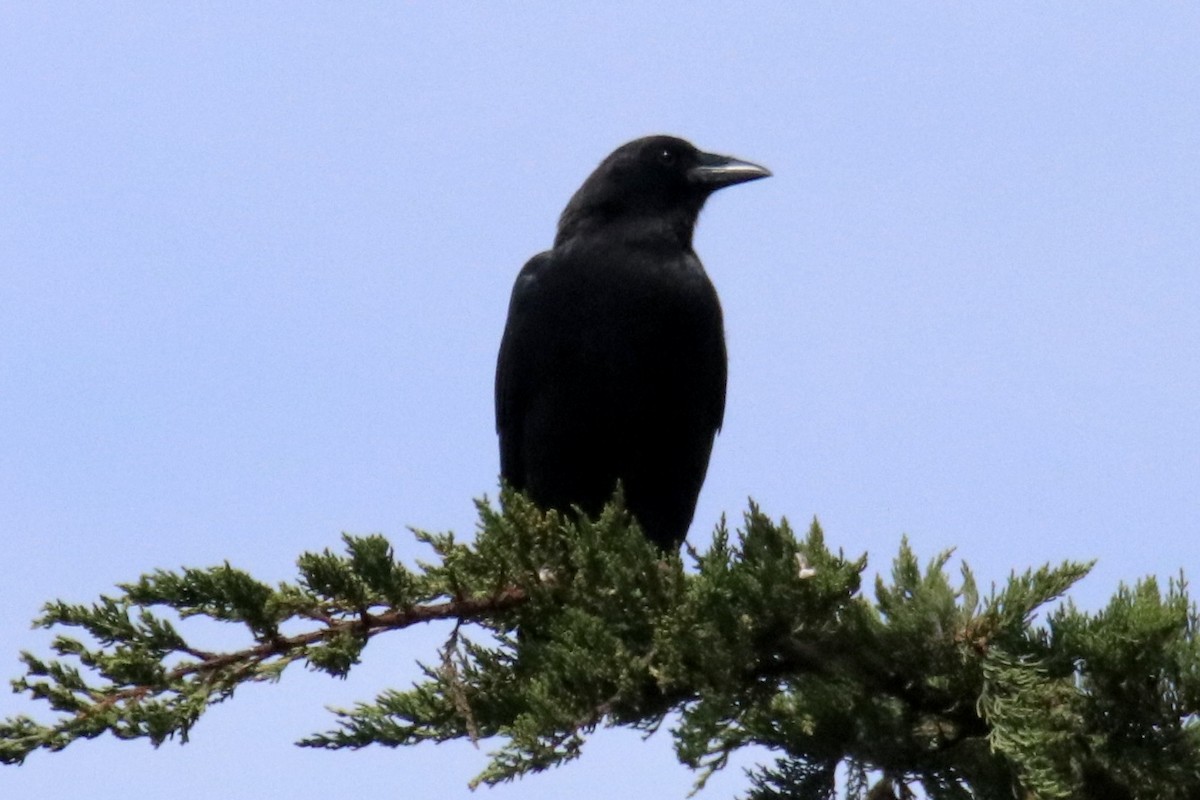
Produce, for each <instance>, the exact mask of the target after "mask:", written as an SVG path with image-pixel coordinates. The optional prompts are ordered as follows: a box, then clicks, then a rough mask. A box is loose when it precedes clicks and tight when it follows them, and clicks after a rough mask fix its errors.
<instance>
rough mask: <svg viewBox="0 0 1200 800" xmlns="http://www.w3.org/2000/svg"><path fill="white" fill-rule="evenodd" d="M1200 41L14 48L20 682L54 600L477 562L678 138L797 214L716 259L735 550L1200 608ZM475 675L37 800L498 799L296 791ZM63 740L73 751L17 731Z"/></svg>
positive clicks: (1, 414) (172, 23)
mask: <svg viewBox="0 0 1200 800" xmlns="http://www.w3.org/2000/svg"><path fill="white" fill-rule="evenodd" d="M1198 33H1200V11H1197V10H1196V7H1195V6H1191V5H1185V4H1175V5H1167V4H1163V5H1161V6H1158V7H1156V8H1154V9H1153V10H1151V9H1150V8H1149V7H1139V8H1138V9H1136V10H1129V9H1127V8H1122V7H1121V6H1119V5H1117V4H1105V3H1060V4H1050V5H1047V4H1032V3H1013V4H992V5H988V6H980V5H978V4H972V5H964V4H957V3H926V4H915V3H887V4H883V3H880V4H840V3H839V4H834V3H825V4H813V5H801V4H784V3H777V4H756V5H743V6H738V7H727V8H721V7H718V6H715V5H713V4H705V3H660V4H655V5H653V6H646V5H643V4H638V3H628V2H617V3H607V4H601V5H596V4H591V5H588V6H584V5H583V4H579V5H577V6H572V7H567V6H566V5H565V4H525V5H519V6H518V5H516V4H503V5H502V4H470V5H468V4H461V5H450V4H434V3H429V4H383V3H380V4H362V3H358V4H327V5H322V4H312V3H309V4H294V3H258V4H253V5H250V6H247V5H245V4H235V3H202V4H201V3H191V4H189V3H172V4H159V5H146V4H133V3H125V4H122V3H105V4H101V3H80V4H70V5H66V6H63V5H56V6H49V5H46V4H41V3H32V2H27V3H18V2H14V3H7V4H5V6H4V8H3V9H2V10H0V107H2V108H4V109H5V111H4V112H3V113H2V114H0V278H2V283H0V286H2V288H0V375H2V376H3V380H2V381H0V532H2V536H3V541H4V558H3V562H2V563H0V608H3V609H4V610H5V612H4V615H3V620H2V621H0V625H2V628H0V642H2V643H3V645H4V647H3V648H2V650H0V665H2V666H3V669H0V673H3V675H0V677H9V676H15V675H17V674H18V673H19V671H20V670H19V664H18V662H17V652H18V651H19V650H20V649H35V650H40V651H43V652H44V651H45V647H46V642H47V641H48V636H47V635H46V634H45V633H44V632H38V631H31V630H29V628H28V621H29V620H30V619H31V618H32V617H33V616H34V615H35V614H36V613H37V611H38V609H39V607H40V605H41V603H42V602H44V601H46V600H49V599H53V598H58V597H62V598H65V599H70V600H74V601H87V600H90V599H93V598H94V597H96V596H97V595H98V594H100V593H102V592H105V591H110V590H111V587H112V586H113V584H115V583H117V582H119V581H123V580H129V579H132V578H135V577H136V576H138V575H139V574H141V573H142V572H145V571H147V570H149V569H151V568H154V567H176V566H179V565H183V564H186V565H190V566H201V565H208V564H214V563H220V562H221V561H223V560H226V559H227V560H229V561H231V562H233V563H234V564H236V565H239V566H242V567H245V568H247V569H249V570H251V571H252V572H254V573H255V574H256V575H258V576H260V577H263V578H266V579H272V580H278V579H284V578H287V577H289V576H291V575H292V573H293V568H292V565H293V561H294V558H295V556H296V555H297V554H298V553H300V552H301V551H302V550H305V549H320V548H323V547H327V546H337V544H338V535H339V532H340V531H343V530H345V531H351V532H357V533H367V532H373V531H380V532H383V533H386V534H388V535H389V536H391V538H392V540H393V542H394V543H395V544H396V546H397V549H398V550H399V551H400V552H401V553H402V554H403V555H404V556H405V557H406V558H412V557H414V556H418V555H420V554H421V553H420V551H419V550H418V549H417V548H416V547H414V546H413V545H412V544H411V539H410V537H409V536H408V534H407V533H406V530H405V526H407V525H415V526H419V527H426V528H431V529H455V530H458V531H461V532H467V531H469V530H470V529H471V528H472V526H473V521H474V514H473V508H472V503H471V499H472V498H473V497H476V496H479V495H482V494H485V493H489V494H494V492H495V483H496V477H495V476H496V473H497V471H498V459H497V454H496V442H495V435H494V432H493V426H492V406H491V402H492V401H491V397H492V387H491V383H492V372H493V368H494V359H495V351H496V347H497V345H498V343H499V337H500V332H501V330H502V327H503V322H504V314H505V310H506V305H507V301H508V293H509V289H510V287H511V283H512V280H513V278H514V276H515V274H516V271H517V270H518V269H519V268H520V266H521V265H522V264H523V263H524V261H525V259H527V258H528V257H529V256H530V255H532V254H533V253H535V252H537V251H539V250H541V249H544V248H546V247H547V246H548V245H549V243H550V241H551V238H552V236H553V229H554V223H555V221H556V218H557V215H558V213H559V211H560V210H561V208H562V206H563V204H565V202H566V200H567V199H568V198H569V197H570V195H571V193H572V192H573V191H574V189H575V188H576V187H577V186H578V184H579V183H580V181H582V179H583V178H584V177H585V176H586V174H587V173H588V172H589V171H590V170H591V168H592V167H593V166H594V165H595V164H596V163H597V162H598V161H599V160H600V159H601V158H602V157H603V156H604V155H606V154H607V153H608V152H609V151H610V150H611V149H613V148H614V147H616V146H617V145H619V144H621V143H622V142H624V141H626V140H628V139H631V138H634V137H636V136H639V135H643V134H646V133H656V132H666V133H674V134H677V135H681V136H684V137H686V138H689V139H691V140H692V141H694V142H695V143H696V144H698V145H699V146H701V147H703V148H706V149H710V150H715V151H718V152H725V153H729V154H733V155H737V156H740V157H743V158H746V159H750V160H752V161H756V162H759V163H763V164H766V165H768V166H769V167H770V168H771V169H772V170H773V171H774V173H775V177H773V178H771V179H770V180H768V181H762V182H756V183H754V184H751V185H748V186H744V187H736V188H734V189H731V190H729V191H727V192H722V193H721V194H719V195H718V196H716V197H715V198H713V200H712V201H711V202H710V203H709V205H708V207H707V209H706V210H705V213H704V215H703V217H702V219H701V222H700V226H699V230H698V234H697V238H696V247H697V250H698V252H699V253H700V255H701V257H702V258H703V260H704V262H705V264H706V266H707V268H708V270H709V273H710V275H711V277H712V279H713V281H714V283H715V284H716V286H717V288H718V290H719V292H720V294H721V297H722V301H723V304H724V308H725V316H726V327H727V332H728V343H729V352H730V384H729V396H728V410H727V415H726V420H725V427H724V430H723V431H722V434H721V436H720V437H719V438H718V440H717V443H716V446H715V449H714V455H713V460H712V464H711V467H710V470H709V477H708V482H707V484H706V487H705V490H704V493H703V495H702V497H701V501H700V505H699V508H698V510H697V515H696V523H695V524H694V525H693V528H692V533H691V537H690V541H691V542H693V543H694V544H696V545H697V546H701V547H702V546H704V544H705V543H706V542H707V541H708V536H709V532H710V530H711V526H712V524H713V523H714V522H715V521H716V520H717V519H718V518H719V516H720V515H721V514H722V513H726V514H729V515H731V517H733V518H736V517H737V516H738V515H739V514H740V513H741V511H742V510H744V508H745V506H746V498H747V496H753V497H754V498H755V499H757V500H758V501H759V502H760V503H761V504H762V505H763V506H764V508H765V510H767V511H768V512H769V513H771V514H773V515H787V516H788V517H789V518H790V519H792V520H795V521H797V522H798V523H800V524H804V523H806V522H807V520H809V519H810V518H811V517H812V516H813V515H816V516H818V517H819V518H820V520H821V522H822V524H823V525H824V526H825V528H826V533H827V536H828V537H829V539H830V541H831V542H832V543H833V544H834V545H837V546H841V547H844V548H845V549H846V550H847V551H848V552H850V553H858V552H862V551H868V552H869V553H870V554H871V557H872V561H871V564H872V568H886V566H887V564H888V563H889V559H890V557H891V555H892V554H894V552H895V550H896V547H897V545H898V543H899V540H900V537H901V535H902V534H907V535H908V536H909V537H910V539H911V540H912V542H913V543H914V545H915V547H916V548H917V550H918V552H919V553H921V554H922V556H923V557H931V556H933V555H934V554H935V553H936V552H937V551H939V550H941V549H943V548H947V547H957V548H958V549H957V555H958V556H960V557H961V558H963V559H965V560H967V561H968V562H969V563H970V564H971V565H972V566H973V567H974V568H975V570H976V572H977V573H978V574H979V575H980V576H981V578H982V579H983V580H984V581H985V583H986V582H987V581H991V580H1002V579H1003V578H1004V576H1006V575H1007V574H1008V573H1009V572H1010V571H1011V570H1013V569H1016V570H1023V569H1024V568H1025V567H1027V566H1034V565H1038V564H1041V563H1043V562H1046V561H1058V560H1061V559H1065V558H1075V559H1090V558H1097V559H1099V563H1098V565H1097V567H1096V569H1095V571H1094V573H1093V575H1092V576H1091V577H1089V578H1088V579H1087V580H1086V581H1085V582H1084V583H1083V584H1081V585H1080V586H1079V587H1078V588H1077V591H1076V592H1075V594H1074V597H1076V598H1077V600H1078V602H1080V603H1081V604H1082V605H1084V606H1087V607H1096V606H1098V605H1100V604H1101V603H1103V602H1104V601H1105V600H1106V598H1107V597H1108V596H1109V595H1110V594H1111V592H1112V591H1113V590H1114V589H1115V588H1116V585H1117V583H1118V582H1119V581H1122V580H1125V581H1131V580H1134V579H1136V578H1138V577H1140V576H1143V575H1147V574H1156V575H1159V576H1162V577H1164V578H1165V577H1166V576H1170V575H1175V574H1177V573H1178V571H1179V570H1180V569H1181V568H1182V569H1184V570H1187V571H1189V572H1191V573H1192V574H1195V573H1196V571H1197V565H1198V563H1200V536H1198V535H1197V534H1198V533H1200V414H1197V404H1198V401H1197V398H1200V225H1198V221H1200V158H1198V154H1200V88H1198V87H1200V48H1197V47H1196V46H1195V42H1196V36H1197V34H1198ZM444 633H445V632H444V631H440V630H431V631H423V632H417V633H414V634H412V635H408V636H394V637H392V638H391V639H389V640H380V641H377V642H374V643H373V644H372V645H371V647H370V648H369V649H368V650H367V652H366V663H364V665H363V666H362V667H361V668H359V669H358V670H357V671H356V672H355V673H354V674H353V675H352V676H351V678H350V679H349V680H347V681H345V682H335V681H330V680H328V679H325V678H322V677H320V676H314V675H310V674H305V673H302V672H298V671H297V672H294V673H289V674H288V675H287V676H285V679H284V681H283V682H282V683H281V684H280V685H275V686H256V687H249V688H247V689H244V690H243V691H242V692H241V693H239V695H238V696H237V697H236V698H235V699H234V700H233V701H232V702H230V703H228V704H226V705H224V706H222V707H220V708H218V709H216V710H214V711H212V712H210V714H209V715H208V716H206V717H205V718H204V719H203V720H201V722H200V724H199V725H198V727H197V728H196V729H195V731H194V733H193V741H192V743H191V744H189V745H188V746H186V747H182V748H181V747H178V746H177V745H174V744H169V745H167V746H165V747H164V748H162V749H160V750H158V751H153V750H152V749H151V748H150V747H149V746H148V745H146V744H144V743H141V742H124V743H120V742H114V741H112V740H110V739H102V740H99V741H94V742H85V743H81V744H78V745H75V746H72V747H71V748H70V749H69V750H67V751H65V752H63V753H59V754H50V755H47V754H35V755H34V756H33V757H31V758H30V760H29V761H28V762H27V763H26V765H24V766H22V767H20V768H17V769H13V768H7V769H4V770H3V772H2V773H0V787H2V788H3V794H5V795H6V796H13V797H67V796H71V795H74V794H80V793H83V792H85V791H86V792H87V794H88V796H89V797H93V798H101V799H106V798H117V797H127V796H143V797H165V796H168V795H169V796H171V797H173V798H177V800H189V799H190V798H210V797H214V796H217V795H218V794H219V795H220V796H222V797H225V798H230V800H243V799H245V800H249V798H261V797H273V796H285V795H286V796H290V797H293V798H298V799H300V800H304V799H307V798H314V799H315V798H328V797H340V796H360V797H393V796H395V797H400V796H403V797H406V798H412V799H413V800H418V799H419V798H444V797H465V796H466V795H467V794H468V792H467V789H466V782H467V780H468V779H469V778H470V777H471V776H472V775H474V774H475V773H476V772H478V770H479V769H481V768H482V766H483V764H484V756H483V754H482V752H479V751H475V750H473V749H472V748H471V747H470V746H468V745H442V746H432V745H431V746H426V747H420V748H415V749H409V750H405V751H388V750H382V749H377V750H368V751H364V752H359V753H314V752H309V751H305V750H300V749H298V748H295V747H293V746H292V744H291V742H292V741H294V740H295V739H297V738H299V737H301V736H303V735H305V734H307V733H310V732H312V731H315V730H321V729H324V728H325V727H326V726H327V725H328V723H329V719H330V718H329V716H328V715H327V713H326V712H325V710H324V706H325V705H327V704H333V705H338V704H340V705H347V704H350V703H352V702H354V701H355V700H359V699H367V698H370V697H371V696H373V695H374V693H375V692H376V691H378V690H379V689H382V688H384V687H387V686H403V685H406V684H407V682H408V681H410V680H412V679H413V678H414V677H415V675H416V672H415V669H414V667H413V657H414V655H418V656H423V657H425V658H429V657H430V655H431V653H432V652H433V648H434V647H435V646H436V644H437V643H438V642H439V641H440V640H441V638H442V637H443V636H444ZM18 712H26V713H38V714H40V713H42V709H41V708H39V707H37V706H34V705H32V704H30V703H28V702H27V701H25V700H24V699H23V698H20V697H17V696H10V695H7V694H4V695H0V714H3V715H5V716H7V715H10V714H13V713H18ZM690 781H691V776H690V775H689V774H688V773H687V772H686V770H684V769H683V768H682V767H679V766H678V765H675V764H674V763H673V759H672V755H671V752H670V744H669V740H668V739H667V738H666V737H665V736H662V735H660V736H658V737H656V738H655V739H653V740H651V741H649V742H642V741H641V740H640V739H639V738H638V737H637V736H636V735H634V734H630V733H624V732H607V733H601V734H600V735H598V736H596V737H595V739H594V740H593V742H592V743H591V744H590V745H589V746H588V748H587V749H586V750H585V753H584V757H583V759H582V760H581V761H580V762H577V763H575V764H573V765H571V766H569V767H568V768H565V769H562V770H558V771H555V772H552V773H549V774H546V775H541V776H536V777H533V778H530V779H526V780H524V781H523V782H521V783H518V784H516V785H510V786H505V787H501V788H498V789H495V790H489V791H483V792H480V793H477V794H476V795H475V796H479V797H490V798H496V799H497V800H502V799H503V798H515V797H522V798H541V797H546V798H549V797H559V796H562V795H563V794H565V793H581V792H582V793H586V794H587V796H589V797H598V798H600V797H623V796H628V795H630V794H631V793H635V792H644V791H645V790H646V787H648V786H651V787H654V789H655V791H656V793H658V792H662V796H667V797H671V796H679V797H682V796H683V795H684V793H685V792H686V790H687V788H688V786H689V785H690ZM744 786H745V779H744V778H743V777H742V776H741V775H740V773H739V772H738V771H737V770H736V769H731V770H729V771H728V772H727V774H725V775H722V776H721V777H720V778H719V779H717V780H716V781H714V783H713V784H712V787H711V788H710V789H709V790H708V791H707V792H706V795H705V796H709V797H727V796H729V795H730V794H732V793H733V792H735V791H737V790H738V789H740V788H743V787H744Z"/></svg>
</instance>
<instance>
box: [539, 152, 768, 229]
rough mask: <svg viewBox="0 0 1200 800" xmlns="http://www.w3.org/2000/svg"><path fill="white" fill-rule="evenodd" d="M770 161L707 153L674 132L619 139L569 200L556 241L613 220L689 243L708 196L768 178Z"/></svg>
mask: <svg viewBox="0 0 1200 800" xmlns="http://www.w3.org/2000/svg"><path fill="white" fill-rule="evenodd" d="M770 174H771V172H770V170H768V169H767V168H766V167H761V166H759V165H758V164H751V163H750V162H749V161H741V160H739V159H736V158H731V157H729V156H722V155H717V154H715V153H705V152H703V151H702V150H699V149H697V148H696V147H695V146H694V145H692V144H691V143H690V142H686V141H684V140H683V139H678V138H676V137H674V136H647V137H645V138H642V139H635V140H634V141H632V142H629V143H628V144H624V145H621V146H620V147H618V148H617V149H616V150H614V151H613V152H612V153H611V154H610V155H609V156H608V158H606V159H604V160H603V161H602V162H600V165H599V166H598V167H596V169H595V170H594V171H593V172H592V174H591V175H589V176H588V178H587V180H585V181H584V182H583V185H582V186H580V187H579V190H578V191H577V192H575V195H574V196H573V197H572V198H571V201H570V202H569V203H567V207H566V208H565V209H564V210H563V213H562V217H561V218H560V219H559V223H558V236H557V237H556V239H555V244H556V245H557V244H560V243H561V242H563V241H564V240H566V239H569V238H571V237H572V236H575V235H578V234H580V233H583V232H584V231H587V230H591V229H602V228H607V227H608V226H610V225H612V224H629V225H632V226H634V227H638V226H641V227H643V228H645V229H646V230H647V231H651V230H653V229H656V228H665V229H669V230H671V231H673V232H674V233H675V234H676V235H678V236H680V237H681V238H683V239H684V243H685V244H687V245H689V246H690V244H691V237H692V229H693V228H694V227H695V224H696V217H697V216H698V215H699V214H700V209H701V208H702V207H703V206H704V201H705V200H707V199H708V196H709V195H711V194H712V193H713V192H715V191H716V190H718V189H722V188H724V187H726V186H733V185H734V184H736V183H745V182H746V181H752V180H756V179H758V178H765V177H767V176H769V175H770Z"/></svg>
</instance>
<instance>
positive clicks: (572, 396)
mask: <svg viewBox="0 0 1200 800" xmlns="http://www.w3.org/2000/svg"><path fill="white" fill-rule="evenodd" d="M723 165H724V166H723ZM722 170H723V171H722ZM739 170H740V172H739ZM755 170H757V172H755ZM766 174H769V173H767V172H766V170H764V169H762V168H761V167H756V166H755V165H750V164H746V163H745V162H739V161H736V160H733V159H728V158H724V157H721V156H713V155H711V154H707V153H701V152H700V151H698V150H697V149H696V148H695V147H693V146H692V145H690V144H688V143H687V142H684V141H683V140H680V139H675V138H672V137H662V136H660V137H649V138H646V139H639V140H637V141H634V142H630V143H629V144H627V145H624V146H623V147H621V148H619V149H618V150H617V151H615V152H614V153H613V154H612V155H610V156H609V157H608V158H607V159H605V160H604V162H602V163H601V164H600V166H599V167H597V169H596V170H595V172H593V173H592V175H591V176H590V177H589V178H588V179H587V180H586V181H585V182H584V184H583V186H582V187H580V189H579V191H578V192H576V193H575V196H574V197H572V199H571V201H570V202H569V203H568V205H567V207H566V209H565V210H564V211H563V214H562V217H561V219H560V221H559V228H558V235H557V236H556V238H555V242H554V248H553V249H552V250H549V251H547V252H544V253H540V254H539V255H537V256H534V257H533V258H532V259H531V260H530V261H529V263H527V264H526V265H525V267H524V268H523V269H522V270H521V272H520V274H519V275H518V277H517V281H516V285H515V286H514V288H513V293H512V299H511V302H510V306H509V312H508V322H507V325H506V328H505V331H504V338H503V340H502V342H501V345H500V355H499V359H498V363H497V369H496V428H497V431H498V433H499V435H500V469H501V476H502V477H503V479H504V480H505V481H507V482H508V483H509V484H510V485H511V486H513V487H514V488H517V489H520V490H524V491H526V492H528V494H529V495H530V496H531V497H532V498H533V499H534V501H535V502H537V503H539V504H541V505H544V506H548V507H552V508H558V509H562V510H566V509H569V508H570V507H571V506H578V507H580V508H581V509H582V510H583V511H584V512H586V513H588V514H595V513H598V512H599V510H600V509H601V508H602V507H603V505H604V503H605V502H606V501H607V500H608V499H609V498H610V497H611V495H612V492H613V490H614V488H615V485H616V483H617V481H618V480H620V481H621V483H622V485H623V486H624V491H625V500H626V504H627V506H628V508H629V510H630V511H631V512H632V513H633V515H634V517H635V518H636V519H637V520H638V522H639V523H640V524H641V526H642V528H643V529H644V530H645V532H646V535H647V536H648V537H649V538H650V539H651V540H652V541H654V542H655V543H656V544H658V545H659V546H660V547H662V548H664V549H666V548H677V547H678V546H679V545H680V544H681V543H682V541H683V539H684V537H685V536H686V535H687V530H688V526H689V525H690V524H691V520H692V515H693V513H694V511H695V507H696V500H697V497H698V495H699V493H700V487H701V485H702V483H703V482H704V475H705V472H706V470H707V468H708V460H709V454H710V453H711V450H712V443H713V437H714V436H715V434H716V432H717V431H718V430H719V429H720V427H721V421H722V418H723V416H724V411H725V382H726V356H725V337H724V328H723V324H722V318H721V306H720V303H719V301H718V299H717V294H716V291H715V289H714V288H713V285H712V283H711V281H709V279H708V276H707V275H706V274H705V272H704V268H703V266H702V265H701V264H700V260H699V259H698V258H697V257H696V254H695V253H694V252H693V250H692V231H693V229H694V227H695V224H696V217H697V215H698V214H699V212H700V209H701V207H702V206H703V205H704V201H705V199H707V197H708V196H709V194H711V193H712V191H714V190H715V189H717V188H720V187H721V186H724V185H729V184H731V183H735V182H742V181H745V180H752V179H753V178H755V177H763V176H764V175H766Z"/></svg>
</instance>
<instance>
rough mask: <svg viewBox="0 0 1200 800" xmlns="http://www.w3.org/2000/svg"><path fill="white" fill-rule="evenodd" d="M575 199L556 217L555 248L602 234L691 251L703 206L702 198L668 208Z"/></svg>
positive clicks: (612, 239)
mask: <svg viewBox="0 0 1200 800" xmlns="http://www.w3.org/2000/svg"><path fill="white" fill-rule="evenodd" d="M577 200H582V198H579V197H578V196H577V197H575V198H572V200H571V202H570V203H568V204H567V207H566V208H565V209H563V213H562V216H561V217H559V220H558V233H557V234H556V236H555V237H554V246H555V247H562V246H563V245H565V244H567V243H569V242H571V241H572V240H576V239H588V238H591V237H593V236H602V237H604V238H606V239H608V240H609V241H621V242H624V243H626V244H631V245H636V244H645V245H647V246H651V247H663V246H668V247H678V248H680V249H682V250H691V249H692V235H693V234H694V232H695V230H696V218H697V217H698V216H699V213H700V207H701V206H702V205H703V200H702V199H701V200H700V201H699V202H696V203H681V204H678V205H675V206H673V207H670V208H650V207H641V206H639V205H637V204H629V203H603V202H600V203H588V202H586V201H584V202H579V203H577V202H576V201H577Z"/></svg>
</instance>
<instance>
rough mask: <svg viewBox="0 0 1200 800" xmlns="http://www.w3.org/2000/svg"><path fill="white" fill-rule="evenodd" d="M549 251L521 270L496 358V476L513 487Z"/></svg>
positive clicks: (517, 482) (519, 482)
mask: <svg viewBox="0 0 1200 800" xmlns="http://www.w3.org/2000/svg"><path fill="white" fill-rule="evenodd" d="M551 261H552V255H551V253H550V252H549V251H547V252H544V253H539V254H538V255H536V256H534V257H533V258H531V259H529V262H528V263H526V264H525V266H524V267H523V268H522V269H521V272H520V273H519V274H518V275H517V280H516V283H515V284H514V285H513V291H512V298H511V299H510V300H509V303H508V321H507V322H506V323H505V326H504V337H503V338H502V339H501V340H500V355H499V357H498V358H497V360H496V432H497V433H498V434H499V435H500V475H501V476H502V477H503V478H504V480H505V481H507V482H508V483H509V484H510V485H512V486H514V487H515V488H518V489H521V488H524V482H525V481H524V466H523V465H522V464H521V444H520V443H521V430H520V429H521V424H522V419H523V417H524V415H525V406H526V403H527V402H528V400H527V398H528V396H529V392H530V390H531V388H532V387H531V386H530V381H531V380H532V375H533V374H534V372H535V371H536V370H535V361H534V359H536V358H537V355H538V346H539V343H538V342H537V341H536V340H535V338H536V333H535V328H536V319H535V316H536V308H537V304H538V297H539V295H540V293H541V292H540V290H541V285H540V284H541V282H542V276H543V274H544V273H545V271H546V270H547V269H548V268H549V267H550V264H551Z"/></svg>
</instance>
